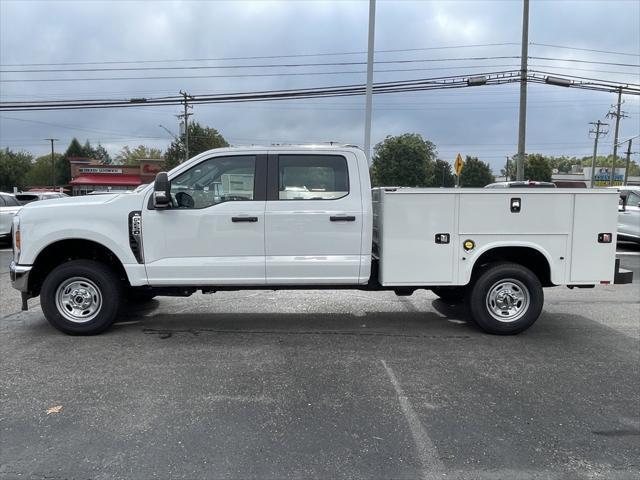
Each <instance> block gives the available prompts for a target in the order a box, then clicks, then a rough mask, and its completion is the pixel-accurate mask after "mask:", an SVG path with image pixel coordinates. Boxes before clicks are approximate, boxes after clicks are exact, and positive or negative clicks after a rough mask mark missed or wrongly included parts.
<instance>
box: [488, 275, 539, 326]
mask: <svg viewBox="0 0 640 480" xmlns="http://www.w3.org/2000/svg"><path fill="white" fill-rule="evenodd" d="M530 297H531V295H530V294H529V289H528V288H527V287H526V286H525V285H524V284H523V283H522V282H521V281H519V280H516V279H514V278H507V279H504V280H500V281H498V282H496V283H494V284H493V285H492V286H491V288H490V289H489V292H488V293H487V298H486V304H487V310H488V311H489V314H490V315H491V316H492V317H493V318H495V319H496V320H498V321H500V322H504V323H510V322H515V321H516V320H518V319H520V318H522V316H523V315H524V314H525V313H527V310H528V309H529V303H530Z"/></svg>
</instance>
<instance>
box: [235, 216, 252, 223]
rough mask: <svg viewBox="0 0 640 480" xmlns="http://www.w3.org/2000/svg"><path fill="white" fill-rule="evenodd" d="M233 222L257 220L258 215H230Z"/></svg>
mask: <svg viewBox="0 0 640 480" xmlns="http://www.w3.org/2000/svg"><path fill="white" fill-rule="evenodd" d="M231 221H232V222H233V223H237V222H257V221H258V217H231Z"/></svg>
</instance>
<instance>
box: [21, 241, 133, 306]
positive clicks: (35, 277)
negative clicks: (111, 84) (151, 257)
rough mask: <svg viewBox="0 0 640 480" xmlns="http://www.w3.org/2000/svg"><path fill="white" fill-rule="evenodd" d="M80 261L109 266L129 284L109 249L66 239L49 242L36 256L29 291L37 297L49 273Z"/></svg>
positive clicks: (116, 257) (122, 268)
mask: <svg viewBox="0 0 640 480" xmlns="http://www.w3.org/2000/svg"><path fill="white" fill-rule="evenodd" d="M82 259H84V260H95V261H98V262H100V263H103V264H105V265H107V266H109V267H110V268H111V269H112V270H113V271H114V272H115V273H116V274H117V275H118V277H119V278H120V280H121V281H122V282H123V283H124V284H125V285H128V284H129V278H128V276H127V272H126V270H125V268H124V266H123V263H122V261H121V260H120V258H118V256H117V255H116V254H115V253H114V252H113V251H112V250H111V249H109V248H108V247H106V246H105V245H103V244H101V243H99V242H96V241H94V240H87V239H85V238H68V239H64V240H56V241H54V242H51V243H50V244H48V245H47V246H46V247H44V248H43V249H42V250H40V252H39V253H38V254H37V256H36V258H35V261H34V262H33V268H32V270H31V272H30V274H29V291H30V292H31V294H32V295H33V296H37V295H38V294H39V293H40V288H41V287H42V282H43V281H44V279H45V278H46V276H47V275H48V274H49V272H51V271H52V270H53V269H54V268H56V267H57V266H58V265H61V264H62V263H64V262H68V261H70V260H82Z"/></svg>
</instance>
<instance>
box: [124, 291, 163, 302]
mask: <svg viewBox="0 0 640 480" xmlns="http://www.w3.org/2000/svg"><path fill="white" fill-rule="evenodd" d="M125 297H126V299H127V302H129V303H146V302H150V301H151V300H153V299H154V298H156V295H155V293H151V292H146V291H144V290H139V289H136V288H131V287H130V288H129V289H127V291H126V294H125Z"/></svg>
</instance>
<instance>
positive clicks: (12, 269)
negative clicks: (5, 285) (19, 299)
mask: <svg viewBox="0 0 640 480" xmlns="http://www.w3.org/2000/svg"><path fill="white" fill-rule="evenodd" d="M32 268H33V267H32V266H31V265H17V264H16V262H11V265H9V277H10V278H11V285H13V288H15V289H16V290H19V291H21V292H22V293H26V292H28V291H29V273H31V269H32Z"/></svg>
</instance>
